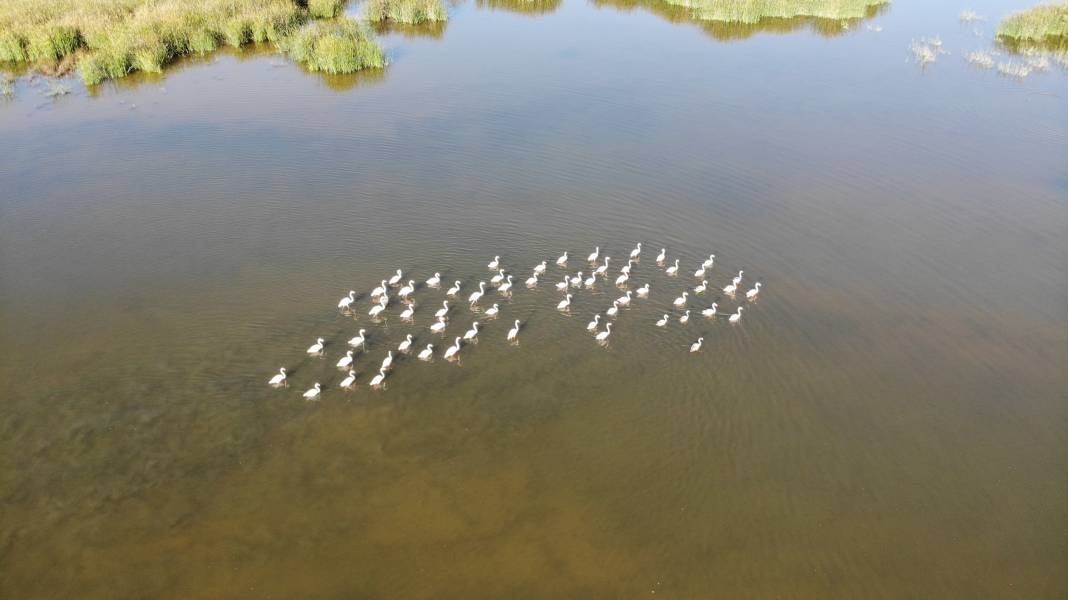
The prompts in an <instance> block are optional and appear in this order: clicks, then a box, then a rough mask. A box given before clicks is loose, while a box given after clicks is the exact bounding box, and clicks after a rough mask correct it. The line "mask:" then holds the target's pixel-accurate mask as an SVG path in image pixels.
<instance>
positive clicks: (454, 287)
mask: <svg viewBox="0 0 1068 600" xmlns="http://www.w3.org/2000/svg"><path fill="white" fill-rule="evenodd" d="M459 293H460V282H459V280H457V281H456V283H454V284H452V287H451V288H449V289H447V290H445V295H446V296H455V295H456V294H459Z"/></svg>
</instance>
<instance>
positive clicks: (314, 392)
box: [304, 383, 323, 400]
mask: <svg viewBox="0 0 1068 600" xmlns="http://www.w3.org/2000/svg"><path fill="white" fill-rule="evenodd" d="M322 389H323V387H322V386H321V385H319V384H318V383H316V384H315V386H314V387H312V388H311V389H310V390H308V391H306V392H304V399H305V400H315V399H316V398H318V397H319V392H321V391H322Z"/></svg>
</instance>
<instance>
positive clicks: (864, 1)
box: [664, 0, 889, 23]
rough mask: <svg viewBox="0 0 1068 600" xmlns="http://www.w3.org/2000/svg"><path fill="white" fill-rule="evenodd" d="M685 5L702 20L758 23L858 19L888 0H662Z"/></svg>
mask: <svg viewBox="0 0 1068 600" xmlns="http://www.w3.org/2000/svg"><path fill="white" fill-rule="evenodd" d="M664 1H665V2H667V3H668V4H673V5H675V6H681V7H685V8H689V9H690V10H692V11H693V17H694V18H695V19H698V20H702V21H724V22H731V23H759V22H760V21H762V20H764V19H792V18H795V17H814V18H819V19H838V20H840V19H860V18H863V17H865V16H866V15H867V14H868V12H869V10H870V9H871V7H873V6H880V5H883V4H888V3H889V0H664Z"/></svg>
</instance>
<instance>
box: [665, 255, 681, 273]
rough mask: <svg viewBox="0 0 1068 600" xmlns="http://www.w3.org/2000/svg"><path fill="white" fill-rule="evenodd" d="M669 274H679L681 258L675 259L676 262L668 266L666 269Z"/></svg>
mask: <svg viewBox="0 0 1068 600" xmlns="http://www.w3.org/2000/svg"><path fill="white" fill-rule="evenodd" d="M664 272H665V273H667V274H668V275H678V273H679V259H677V258H676V259H675V264H674V265H673V266H670V267H668V268H667V269H666V270H665V271H664Z"/></svg>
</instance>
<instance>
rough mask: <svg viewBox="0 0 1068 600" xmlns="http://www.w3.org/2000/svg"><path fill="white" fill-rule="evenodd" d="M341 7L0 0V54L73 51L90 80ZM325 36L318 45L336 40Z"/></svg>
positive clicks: (262, 35)
mask: <svg viewBox="0 0 1068 600" xmlns="http://www.w3.org/2000/svg"><path fill="white" fill-rule="evenodd" d="M343 7H344V0H0V61H12V62H18V63H37V64H44V65H47V64H56V63H59V62H60V61H63V60H64V59H66V58H68V57H72V56H73V57H76V58H77V61H76V68H77V69H78V72H79V74H80V75H81V77H82V79H83V80H84V81H85V82H86V83H87V84H90V85H92V84H96V83H99V82H101V81H104V80H105V79H113V78H118V77H123V76H125V75H127V74H129V73H131V72H133V71H147V72H160V71H162V69H163V66H164V65H166V64H167V63H168V62H170V61H172V60H174V59H175V58H177V57H179V56H183V55H188V54H198V53H199V54H202V53H206V52H211V51H213V50H215V49H216V48H218V47H219V46H220V45H222V44H226V45H229V46H234V47H238V46H242V45H245V44H248V43H252V42H274V43H276V44H279V45H281V44H282V43H283V41H284V40H285V39H286V38H288V37H289V36H291V35H295V34H297V32H298V31H300V28H301V26H302V25H303V24H304V23H305V22H306V21H307V20H308V19H312V18H332V17H335V16H337V15H339V14H340V13H341V12H342V9H343ZM329 37H330V38H331V40H329V41H327V42H325V43H324V47H325V46H330V45H335V46H341V45H343V44H341V43H339V42H338V41H337V38H339V36H338V35H335V34H331V35H330V36H329ZM342 37H343V36H342ZM361 40H363V41H364V42H368V40H366V38H365V37H364V38H361ZM368 43H373V42H368ZM350 45H352V44H351V43H350ZM324 52H325V51H324ZM361 52H364V53H365V54H366V50H361ZM345 62H346V61H339V62H338V64H337V65H335V66H333V67H332V68H340V66H341V65H342V64H344V63H345ZM348 62H349V63H350V64H356V63H352V62H351V61H348ZM67 63H69V64H74V63H75V61H73V60H71V61H66V62H64V63H62V64H67Z"/></svg>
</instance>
